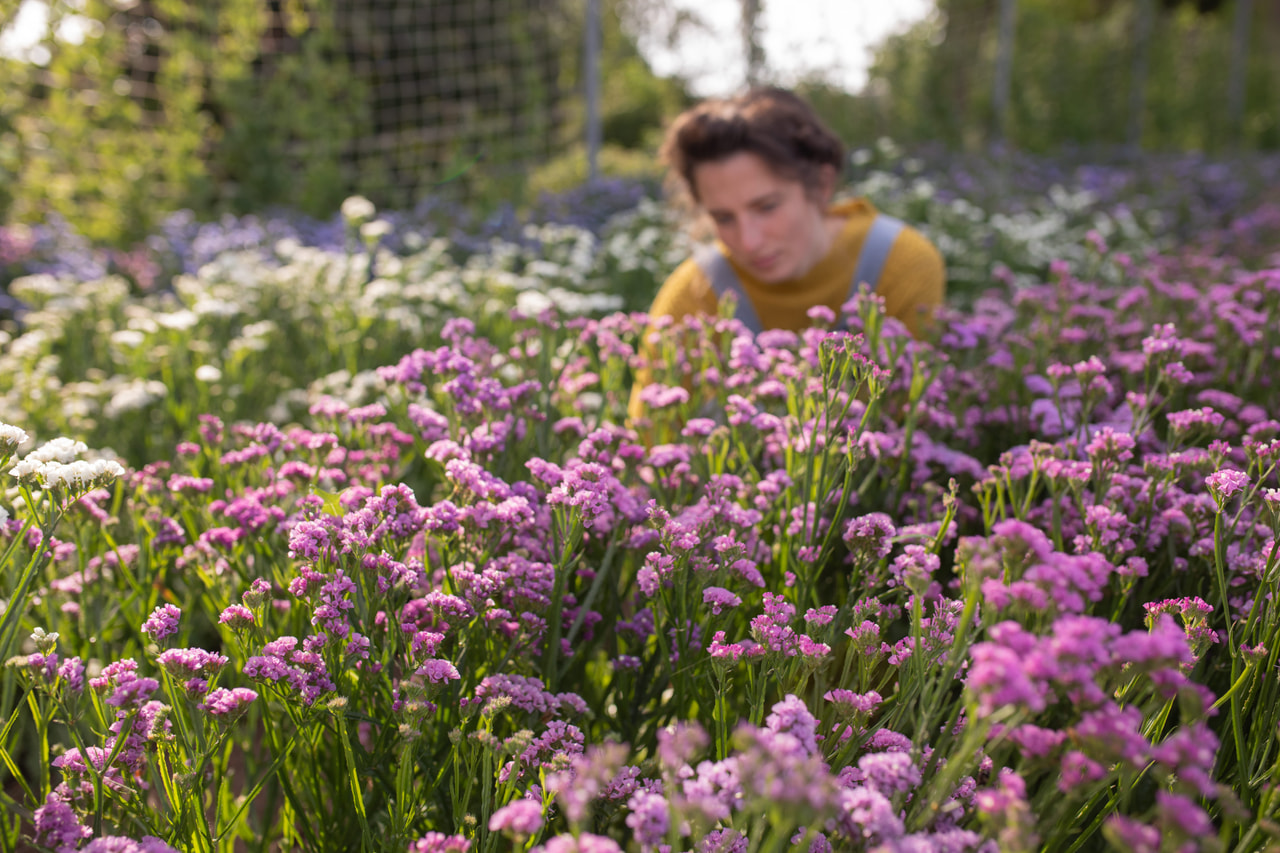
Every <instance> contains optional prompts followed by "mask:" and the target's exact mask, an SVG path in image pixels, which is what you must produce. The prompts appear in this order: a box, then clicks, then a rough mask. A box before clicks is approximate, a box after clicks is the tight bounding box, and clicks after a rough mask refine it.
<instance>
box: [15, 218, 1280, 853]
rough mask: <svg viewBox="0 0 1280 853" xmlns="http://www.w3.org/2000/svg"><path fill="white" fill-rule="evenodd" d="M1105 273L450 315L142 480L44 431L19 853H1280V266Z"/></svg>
mask: <svg viewBox="0 0 1280 853" xmlns="http://www.w3.org/2000/svg"><path fill="white" fill-rule="evenodd" d="M557 245H560V246H561V247H562V249H561V250H563V251H565V252H566V253H568V254H569V255H572V253H573V251H574V250H575V249H574V247H575V246H576V245H579V244H578V243H575V242H573V241H568V240H566V241H564V242H563V243H559V244H557ZM295 251H297V252H299V253H300V257H299V260H298V261H297V262H296V263H299V264H305V263H312V262H314V263H319V262H320V261H319V259H318V258H317V257H315V256H310V255H308V254H307V252H306V251H305V250H304V249H301V248H299V249H297V250H295ZM1092 251H1094V252H1095V253H1097V258H1096V261H1095V262H1092V263H1091V265H1089V266H1087V267H1084V268H1081V267H1079V266H1072V264H1070V263H1066V262H1064V263H1060V264H1055V265H1054V266H1053V269H1052V271H1051V273H1050V275H1049V276H1048V277H1046V278H1045V279H1044V280H1041V281H1038V282H1036V283H1034V284H1033V285H1030V286H1027V285H1022V286H1014V285H1012V284H1010V283H1008V282H1005V283H1000V282H997V283H995V284H993V285H992V286H991V287H990V289H989V290H987V291H986V292H984V293H982V294H981V296H980V297H979V298H977V299H975V300H974V303H973V306H972V307H971V308H968V309H965V310H963V311H953V312H949V313H948V314H946V315H945V316H944V317H942V318H941V322H940V325H939V328H938V329H937V331H936V334H935V335H934V336H933V337H932V338H931V339H929V340H922V341H916V340H913V339H911V338H910V337H909V336H907V335H906V334H905V332H904V330H902V329H901V327H899V326H897V325H896V324H895V323H894V322H893V321H891V320H887V319H886V318H884V317H883V316H882V309H881V306H880V304H879V303H878V301H877V300H876V299H875V298H874V297H872V296H869V295H867V294H863V295H861V296H859V297H858V298H856V299H855V300H853V301H852V302H851V303H850V304H849V305H848V306H846V312H847V313H848V315H849V318H850V325H851V327H852V329H853V332H854V333H853V334H846V333H844V332H830V331H827V329H826V328H824V327H825V326H826V325H828V324H830V321H831V319H832V318H829V317H823V316H821V314H820V313H819V314H816V315H815V323H816V325H815V327H814V328H812V329H810V330H807V331H805V332H804V333H802V334H792V333H784V332H770V333H766V334H764V335H761V336H759V337H757V338H754V339H753V338H751V337H750V336H746V335H742V334H740V332H741V329H740V328H739V327H738V326H737V324H736V323H735V322H734V321H731V320H725V319H709V320H700V321H692V322H689V323H685V324H663V325H665V328H661V329H658V330H657V332H656V334H655V336H654V337H652V338H650V337H649V335H650V333H649V330H647V329H646V318H644V317H643V316H642V315H628V314H605V315H603V316H598V317H592V316H573V315H571V314H568V313H560V312H557V311H556V310H554V309H553V308H550V307H547V306H544V305H538V306H527V307H531V308H533V307H536V308H537V311H536V313H534V312H522V311H520V310H519V309H516V310H514V311H512V312H511V313H509V314H506V315H504V319H503V323H504V324H506V325H505V326H504V327H503V334H502V335H501V336H498V335H493V334H486V333H484V332H483V331H482V330H481V329H479V328H477V325H476V323H474V322H472V321H470V320H466V319H457V318H454V319H444V318H442V325H441V328H440V337H439V339H438V341H437V342H436V343H434V344H433V345H432V346H430V347H424V348H419V349H416V350H412V351H409V352H407V354H405V355H404V356H403V357H400V358H396V359H392V360H390V361H389V362H388V363H386V364H384V365H382V366H381V367H380V368H379V369H378V370H376V371H374V372H373V373H372V374H371V376H370V379H369V380H368V390H367V399H365V400H345V399H341V398H339V397H336V396H329V397H319V398H316V399H314V400H313V401H310V402H309V404H308V406H307V409H306V410H305V412H303V413H301V414H299V415H298V416H297V417H296V418H292V420H294V421H295V422H294V423H291V424H286V423H283V422H282V423H281V424H278V425H277V424H274V423H272V422H270V421H233V420H231V419H230V418H221V417H218V416H217V415H216V414H214V413H208V412H199V411H198V407H193V410H192V411H193V414H192V436H191V439H190V440H186V441H183V442H181V443H179V444H177V445H175V446H174V447H173V448H172V450H170V451H168V452H165V453H163V454H157V455H156V456H155V457H153V459H152V460H151V461H149V462H146V463H145V464H141V465H138V466H134V467H132V468H130V469H127V470H126V469H125V468H123V467H120V466H119V465H115V464H112V463H110V462H109V461H108V460H105V459H102V458H100V457H99V456H98V455H97V454H96V453H95V452H93V451H90V450H89V446H88V445H87V443H83V442H82V443H79V444H77V443H76V442H74V441H70V440H61V441H56V442H49V443H45V444H41V443H40V441H39V440H36V439H33V438H30V437H28V435H27V434H26V433H25V432H24V431H23V430H21V429H19V428H17V427H16V426H14V427H2V428H0V457H3V458H2V459H0V469H2V470H3V471H5V472H6V475H5V476H6V482H7V483H9V484H10V488H9V491H8V492H6V494H5V497H4V498H3V499H0V501H2V503H0V506H2V507H3V514H2V516H0V525H2V527H0V573H2V574H3V578H4V586H3V588H4V589H5V590H6V594H7V598H6V607H5V610H4V612H3V616H2V617H0V645H3V647H4V648H3V652H4V658H5V659H6V660H7V661H8V669H7V677H8V678H9V679H10V683H11V684H12V685H13V688H12V691H11V693H9V694H6V695H5V696H4V697H0V701H3V702H4V703H5V704H4V706H3V707H0V713H3V715H4V717H3V718H4V719H5V720H13V723H12V725H10V726H9V727H8V728H5V729H3V730H0V757H2V758H3V759H4V760H5V766H6V768H7V769H8V773H9V779H10V784H9V785H8V786H7V787H6V789H5V793H4V794H0V796H3V797H5V798H6V802H7V803H8V804H9V805H10V806H11V811H12V813H13V814H18V815H30V816H31V817H30V819H26V820H24V819H19V820H18V821H16V822H14V823H6V824H4V825H3V826H0V832H3V833H5V838H6V843H7V844H8V845H9V846H10V847H16V846H18V845H19V844H24V843H25V844H36V845H37V846H39V847H43V848H45V849H52V850H61V849H71V850H75V849H81V850H84V849H134V848H135V847H136V848H137V849H141V850H150V849H156V850H161V849H170V848H172V849H195V848H199V849H214V848H221V847H234V846H237V845H241V844H243V845H245V846H247V847H249V848H252V849H307V850H332V849H356V848H362V849H363V848H367V849H376V850H383V849H386V850H414V851H428V850H432V851H434V850H476V851H482V850H484V851H492V850H498V849H508V848H515V847H519V848H521V849H527V850H541V851H548V852H549V853H550V851H571V850H610V851H613V850H637V851H649V850H653V851H658V850H662V849H671V850H696V851H712V850H753V849H754V850H793V849H794V850H880V849H886V850H896V849H910V850H914V849H946V850H983V851H986V850H1061V851H1066V850H1072V849H1085V848H1088V849H1104V848H1106V847H1108V846H1110V847H1114V848H1116V849H1127V850H1161V849H1165V848H1168V849H1176V850H1183V849H1186V850H1198V849H1231V850H1261V849H1265V848H1266V846H1267V845H1268V843H1270V836H1269V835H1268V832H1269V829H1268V827H1270V826H1272V825H1273V824H1274V822H1275V821H1277V819H1278V818H1280V815H1278V814H1277V812H1278V811H1280V803H1277V802H1276V801H1275V797H1274V791H1275V788H1276V783H1277V781H1278V780H1277V779H1276V766H1277V765H1276V756H1277V754H1280V743H1278V740H1280V702H1277V699H1280V696H1277V695H1276V692H1275V691H1276V680H1275V678H1274V675H1275V670H1276V666H1277V664H1278V661H1277V658H1276V655H1277V653H1280V652H1278V651H1277V650H1278V648H1280V612H1278V611H1277V604H1276V602H1277V600H1280V599H1278V598H1277V595H1276V593H1277V590H1276V589H1275V584H1276V582H1277V580H1276V579H1277V576H1278V573H1277V564H1278V563H1280V546H1277V537H1278V536H1280V479H1278V478H1277V473H1276V466H1277V463H1278V462H1280V413H1278V412H1277V411H1276V404H1275V393H1274V392H1275V389H1274V388H1273V387H1272V383H1273V382H1274V379H1273V377H1275V376H1276V375H1280V374H1278V373H1277V371H1276V366H1277V365H1276V361H1277V358H1278V357H1280V339H1278V338H1277V332H1276V329H1277V328H1278V326H1277V322H1276V321H1277V318H1278V316H1280V270H1276V269H1270V268H1267V269H1261V270H1253V269H1250V268H1248V267H1246V266H1244V265H1242V264H1240V263H1237V262H1236V261H1234V260H1233V259H1232V258H1231V257H1223V256H1214V255H1206V254H1200V253H1196V252H1194V251H1185V252H1181V253H1178V254H1166V255H1160V256H1151V257H1149V258H1144V259H1135V258H1132V257H1124V256H1123V255H1122V254H1117V253H1112V252H1099V251H1098V250H1097V249H1096V248H1095V249H1094V250H1092ZM309 259H310V260H309ZM220 263H221V264H222V265H223V266H222V268H221V271H220V272H218V273H217V274H216V275H215V274H214V273H213V272H212V271H211V272H210V273H209V274H208V275H209V276H210V280H211V282H212V283H218V282H225V283H226V284H227V285H228V289H227V290H223V291H219V290H216V289H209V290H205V291H201V292H200V295H199V296H198V297H197V298H204V299H209V300H214V299H219V298H221V297H220V296H219V294H220V293H227V292H229V291H230V285H231V284H232V283H236V284H238V285H239V286H240V287H242V288H243V287H246V286H249V285H250V282H251V280H247V279H243V278H240V277H238V268H237V267H236V266H235V265H234V264H235V262H233V261H232V260H230V259H229V258H225V259H223V260H222V261H220ZM440 263H441V264H444V263H445V262H444V261H440ZM1090 273H1098V274H1097V275H1091V274H1090ZM219 276H220V277H221V278H219ZM314 278H315V279H316V280H321V279H324V277H323V276H320V275H315V276H314ZM325 280H327V281H329V282H330V286H333V287H342V286H346V285H344V284H343V281H344V280H343V279H342V278H341V276H335V277H334V278H332V279H325ZM212 287H213V285H212V284H211V288H212ZM192 293H193V294H195V293H196V291H195V290H194V287H193V291H192ZM226 301H227V302H228V303H230V300H229V299H227V300H226ZM495 307H496V306H495ZM506 308H507V310H510V306H509V305H508V306H507V307H506ZM193 313H195V312H193ZM210 316H215V315H214V314H211V315H210ZM157 324H158V321H157ZM224 367H225V364H224ZM640 368H645V369H647V370H648V372H649V374H650V375H652V377H653V385H652V386H651V387H650V388H649V389H647V390H646V391H645V394H644V396H645V399H646V400H647V401H648V403H649V411H648V413H647V417H646V419H645V420H644V421H643V422H641V423H637V424H635V425H634V428H631V427H624V426H621V424H622V422H623V413H624V412H625V409H626V405H627V400H628V397H629V393H630V385H631V377H632V376H633V375H634V371H635V370H637V369H640ZM244 376H245V377H246V380H247V378H248V377H249V376H250V374H249V373H247V372H246V373H245V374H244ZM166 391H167V392H168V393H176V391H172V390H170V389H168V388H167V387H166ZM95 845H96V846H95ZM130 845H132V846H130Z"/></svg>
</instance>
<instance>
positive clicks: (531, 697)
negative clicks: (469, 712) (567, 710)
mask: <svg viewBox="0 0 1280 853" xmlns="http://www.w3.org/2000/svg"><path fill="white" fill-rule="evenodd" d="M482 700H483V701H485V702H491V701H497V700H506V701H509V702H510V704H511V705H512V706H514V707H516V708H519V709H520V710H522V711H527V712H529V713H531V714H537V715H539V716H541V715H543V714H557V713H558V712H559V710H560V700H559V699H557V698H556V696H555V694H554V693H550V692H548V691H547V689H546V688H545V687H544V686H543V683H542V680H541V679H539V678H538V677H536V676H532V675H529V676H525V675H509V674H506V673H498V674H496V675H488V676H485V677H484V679H483V680H481V682H480V684H479V685H478V686H477V687H476V693H475V698H474V699H473V700H471V701H472V702H480V701H482Z"/></svg>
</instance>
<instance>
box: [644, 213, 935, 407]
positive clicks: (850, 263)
mask: <svg viewBox="0 0 1280 853" xmlns="http://www.w3.org/2000/svg"><path fill="white" fill-rule="evenodd" d="M828 212H829V213H830V215H832V216H839V217H843V218H844V220H845V224H844V227H843V228H842V229H841V230H840V232H839V233H838V235H837V236H836V239H835V241H834V242H833V244H832V246H831V250H830V251H829V252H827V254H826V255H825V256H824V257H823V258H822V259H821V260H819V261H818V263H817V264H815V265H814V267H813V269H811V270H809V272H808V273H806V274H805V275H803V276H801V277H800V278H798V279H794V280H792V281H787V282H780V283H777V284H766V283H764V282H762V281H760V280H759V279H756V278H754V277H752V276H751V274H750V273H748V272H747V271H746V269H744V268H743V267H742V266H741V265H740V264H738V263H736V262H735V261H734V260H733V256H732V255H730V254H729V251H728V249H727V248H726V247H725V246H724V244H722V243H720V242H719V241H717V246H718V247H719V249H720V251H721V252H723V253H724V255H725V257H726V258H728V259H729V264H730V265H731V266H732V267H733V271H734V272H735V273H737V275H738V280H739V281H740V282H741V283H742V289H743V292H744V294H745V295H746V297H747V298H748V299H750V300H751V304H752V305H753V306H754V307H755V309H756V314H757V315H758V316H759V317H760V322H761V325H762V326H763V327H764V328H765V329H788V330H790V331H793V332H799V331H801V330H802V329H805V328H807V327H808V326H809V325H810V324H811V321H810V320H809V317H808V313H807V312H808V310H809V309H810V308H812V307H813V306H815V305H825V306H827V307H828V308H830V309H831V310H832V311H834V312H835V314H836V316H840V307H841V306H842V305H844V304H845V302H847V301H848V300H849V295H850V294H849V287H850V284H851V282H852V279H853V273H854V270H855V269H856V268H857V266H858V256H859V254H860V252H861V251H862V244H863V242H864V241H865V240H866V238H867V232H868V231H869V230H870V228H871V223H872V222H873V221H875V218H876V209H875V208H874V207H872V205H871V203H870V202H868V201H866V200H865V199H851V200H849V201H843V202H839V203H837V204H834V205H832V206H831V208H830V209H829V211H828ZM945 289H946V274H945V270H944V267H943V262H942V256H941V255H940V254H939V253H938V250H937V249H936V248H934V246H933V244H932V243H930V242H929V241H928V240H927V239H925V237H924V235H922V234H921V233H920V232H918V231H916V230H915V229H914V228H904V229H902V231H901V232H900V233H899V234H898V237H897V239H896V240H895V241H894V243H893V248H891V249H890V250H889V256H888V257H887V258H886V259H885V263H884V268H883V270H882V272H881V274H880V282H879V285H878V286H877V288H876V293H877V294H878V295H879V296H880V297H882V298H883V299H884V302H885V313H886V314H888V315H889V316H891V317H896V318H897V319H899V320H901V321H902V322H903V323H904V324H906V326H907V328H908V329H910V330H911V333H912V334H913V335H916V334H918V333H919V331H920V327H921V324H922V322H923V321H924V320H926V319H927V317H928V315H929V314H930V313H931V312H932V310H933V309H934V308H936V307H937V306H938V305H940V304H942V298H943V294H944V292H945ZM717 301H718V300H717V298H716V294H715V291H714V290H712V288H711V282H710V281H708V280H707V277H706V276H705V275H704V274H703V273H702V269H701V268H700V267H699V266H698V265H697V263H696V262H695V261H694V260H693V259H692V258H690V259H689V260H687V261H685V262H684V263H682V264H681V265H680V266H678V267H676V269H675V272H673V273H672V274H671V276H670V277H669V278H668V279H667V280H666V282H665V283H664V284H663V285H662V288H661V289H660V290H659V291H658V295H657V297H656V298H655V299H654V300H653V307H652V308H650V309H649V316H650V317H653V318H658V317H667V316H670V317H674V318H676V319H677V320H679V319H682V318H684V317H687V316H689V315H694V314H701V315H707V316H713V315H715V313H716V308H717ZM647 381H648V377H647V376H643V375H641V376H638V377H637V382H636V387H635V388H634V389H633V392H632V395H631V405H630V407H629V410H630V411H629V414H630V415H631V417H632V419H633V420H634V419H636V418H638V417H640V416H641V415H642V414H643V411H644V407H643V406H642V405H641V404H640V402H639V389H640V388H642V387H644V385H645V384H646V383H647Z"/></svg>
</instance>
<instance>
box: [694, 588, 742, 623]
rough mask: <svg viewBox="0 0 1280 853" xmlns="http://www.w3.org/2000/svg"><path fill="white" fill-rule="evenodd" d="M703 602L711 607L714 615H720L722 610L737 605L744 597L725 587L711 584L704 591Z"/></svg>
mask: <svg viewBox="0 0 1280 853" xmlns="http://www.w3.org/2000/svg"><path fill="white" fill-rule="evenodd" d="M702 603H703V604H706V605H708V606H710V607H711V613H712V614H713V615H715V616H719V615H720V613H721V611H723V610H725V609H728V608H732V607H737V606H738V605H739V604H741V603H742V599H741V598H739V597H738V596H736V595H734V594H733V593H732V592H730V591H729V590H727V589H724V588H723V587H718V586H709V587H707V588H706V589H704V590H703V591H702Z"/></svg>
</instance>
